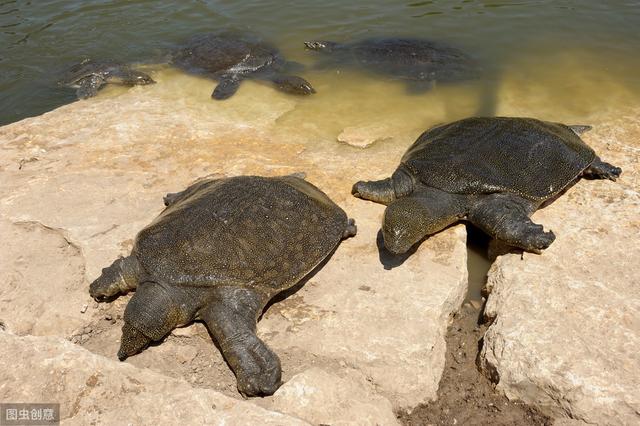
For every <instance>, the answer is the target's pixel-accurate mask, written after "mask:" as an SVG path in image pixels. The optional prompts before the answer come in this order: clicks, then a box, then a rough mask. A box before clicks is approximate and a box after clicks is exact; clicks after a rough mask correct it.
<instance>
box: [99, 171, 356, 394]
mask: <svg viewBox="0 0 640 426" xmlns="http://www.w3.org/2000/svg"><path fill="white" fill-rule="evenodd" d="M165 204H166V205H167V208H166V209H165V210H164V211H163V212H162V213H161V214H160V215H159V216H158V217H157V218H156V219H155V220H154V221H153V222H152V223H151V224H150V225H149V226H147V227H146V228H144V229H143V230H142V231H140V232H139V233H138V235H137V237H136V240H135V244H134V248H133V250H132V252H131V255H130V256H127V257H125V258H120V259H118V260H116V261H115V262H114V263H113V264H112V265H111V266H109V267H107V268H105V269H103V271H102V275H101V276H100V277H98V278H97V279H96V280H95V281H94V282H93V283H92V284H91V286H90V289H89V292H90V294H91V296H92V297H93V298H94V299H96V300H98V301H103V300H106V299H110V298H113V297H115V296H117V295H118V294H122V293H126V292H127V291H130V290H133V289H135V290H136V292H135V294H134V295H133V297H132V298H131V300H130V301H129V304H128V305H127V308H126V310H125V313H124V322H125V323H124V326H123V327H122V340H121V346H120V350H119V352H118V358H119V359H120V360H124V359H126V358H127V357H129V356H132V355H135V354H136V353H138V352H140V351H142V350H143V349H144V348H145V347H146V346H147V345H148V344H149V343H151V342H153V341H158V340H160V339H162V338H163V337H164V336H166V335H167V334H168V333H169V332H171V330H173V329H174V328H175V327H178V326H182V325H186V324H189V323H190V322H192V321H194V320H203V321H204V322H205V323H206V325H207V327H208V328H209V331H210V333H211V335H212V336H213V338H214V339H215V340H216V343H217V344H218V346H219V347H220V349H221V350H222V353H223V356H224V357H225V359H226V361H227V362H228V364H229V365H230V366H231V368H232V369H233V371H234V373H235V374H236V378H237V382H238V390H239V391H240V392H241V393H242V394H243V395H246V396H257V395H271V394H273V392H275V391H276V389H277V388H278V387H279V386H280V377H281V369H280V361H279V359H278V356H277V355H276V354H275V353H274V352H272V351H271V349H269V347H267V346H266V345H265V343H264V342H262V341H261V340H260V339H259V338H258V337H257V335H256V322H257V319H258V317H259V316H260V315H261V313H262V310H263V309H264V307H265V305H266V304H267V302H268V301H269V300H270V299H271V298H272V297H273V296H275V295H276V294H278V293H280V292H281V291H283V290H285V289H288V288H290V287H292V286H294V285H295V284H297V283H298V282H299V281H300V280H301V279H302V278H303V277H304V276H305V275H307V274H308V273H309V272H310V271H312V270H313V269H314V268H315V267H316V266H318V265H319V264H320V263H321V262H322V261H323V260H325V259H326V258H327V257H328V256H329V255H330V254H331V253H332V252H333V251H334V250H335V248H336V247H337V246H338V244H339V243H340V241H341V240H342V239H343V238H347V237H349V236H352V235H355V232H356V228H355V224H354V222H353V220H349V219H347V216H346V214H345V212H344V211H343V210H342V209H341V208H340V207H338V206H337V205H336V204H334V203H333V202H332V201H331V200H330V199H329V198H328V197H327V196H326V195H325V194H324V193H323V192H322V191H320V190H319V189H318V188H316V187H315V186H313V185H312V184H310V183H308V182H306V181H305V180H303V179H301V178H298V177H295V176H284V177H273V178H267V177H257V176H241V177H234V178H226V179H217V180H203V181H200V182H198V183H195V184H194V185H192V186H191V187H189V188H187V189H186V190H184V191H182V192H179V193H175V194H168V195H167V196H166V197H165Z"/></svg>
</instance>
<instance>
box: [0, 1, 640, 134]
mask: <svg viewBox="0 0 640 426" xmlns="http://www.w3.org/2000/svg"><path fill="white" fill-rule="evenodd" d="M220 28H237V29H240V30H250V31H253V32H256V33H259V34H261V35H263V36H264V37H265V38H267V39H268V40H271V41H272V42H274V43H276V44H277V45H278V46H279V47H280V48H281V49H282V50H283V52H284V54H285V55H286V56H287V57H288V58H290V59H292V60H296V61H299V62H302V63H305V64H307V65H310V64H312V62H313V60H314V55H312V54H310V52H306V51H305V50H304V48H303V45H302V42H303V41H304V40H308V39H328V40H336V41H348V40H355V39H361V38H365V37H371V36H410V37H422V38H428V39H433V40H438V41H442V42H445V43H448V44H451V45H453V46H456V47H459V48H461V49H463V50H465V51H466V52H468V53H470V54H472V55H474V56H475V57H477V58H478V59H479V60H480V61H482V63H483V66H484V68H485V70H486V73H485V75H484V77H483V79H482V81H479V82H476V83H475V84H466V85H462V86H461V88H460V89H459V90H455V89H449V88H444V89H442V90H440V88H436V90H434V91H433V92H434V93H430V94H428V95H427V96H424V97H419V96H416V97H415V98H417V99H412V97H411V95H409V94H407V93H405V92H404V91H402V90H400V89H399V88H398V87H397V86H399V84H398V83H397V82H392V81H389V80H385V79H383V78H379V79H378V81H375V80H372V79H371V78H370V76H364V75H358V73H357V72H345V73H340V72H316V71H308V72H306V73H304V77H305V78H307V79H309V80H310V81H311V82H312V83H313V84H314V86H316V88H317V89H318V91H319V94H321V95H322V97H323V99H321V100H318V105H311V103H310V102H308V100H304V101H302V102H301V103H302V107H301V109H300V110H299V111H298V112H299V114H302V115H304V116H305V121H308V120H310V119H313V120H315V121H316V126H317V127H323V126H325V125H328V126H329V127H330V128H331V131H332V132H334V131H335V130H336V128H338V127H340V126H344V125H345V124H346V123H349V122H351V123H352V122H356V123H359V122H362V121H370V120H376V119H379V118H380V117H381V116H382V117H387V116H388V114H386V112H387V111H390V110H393V111H394V114H392V117H390V118H393V119H396V118H397V117H396V116H403V115H405V114H404V113H406V115H407V116H408V117H409V119H408V124H409V125H410V126H411V127H412V128H416V129H418V128H424V127H425V126H426V125H427V124H428V122H429V121H431V120H432V118H431V117H432V116H437V117H435V118H433V120H436V121H438V120H451V119H455V118H459V117H462V116H465V115H470V114H476V113H491V112H499V110H500V108H499V103H500V101H501V98H500V96H501V95H502V94H501V93H498V88H499V87H500V85H501V83H502V82H503V81H505V80H509V81H514V80H515V81H519V82H521V84H524V85H527V87H528V88H529V93H530V94H531V97H532V99H533V101H532V108H531V111H528V113H529V114H528V115H535V116H540V115H545V114H547V115H551V114H550V111H549V109H552V110H553V113H554V114H555V115H556V116H558V117H560V118H561V117H573V116H578V117H579V116H581V115H584V114H588V113H591V112H593V111H596V110H598V109H599V108H615V107H616V105H620V104H627V103H629V102H637V101H638V99H640V73H638V72H637V70H638V69H639V67H640V57H638V55H637V52H638V51H640V49H639V48H640V37H638V30H637V28H640V8H638V7H637V5H635V4H633V2H621V1H614V2H598V1H591V0H589V1H551V0H545V1H542V0H540V1H515V2H514V1H509V2H501V1H491V2H487V1H470V0H465V1H418V2H416V1H409V2H399V1H395V2H387V1H383V0H374V1H358V2H349V3H348V4H345V3H344V2H339V1H333V0H330V1H327V2H312V1H310V0H305V1H301V2H297V3H296V5H295V6H288V7H282V4H281V2H279V1H275V0H272V1H245V2H235V1H185V2H169V1H165V0H138V1H135V2H131V1H124V0H119V1H105V0H101V1H98V0H89V1H87V0H85V1H74V0H64V1H63V0H52V1H47V2H22V1H17V0H16V1H11V0H9V1H4V2H0V70H1V71H2V72H1V73H0V105H1V108H0V123H2V124H5V123H9V122H12V121H16V120H18V119H21V118H24V117H28V116H33V115H38V114H41V113H42V112H45V111H48V110H51V109H53V108H55V107H57V106H60V105H63V104H65V103H68V102H71V101H74V100H75V96H74V93H73V91H72V90H67V89H64V88H60V87H58V86H57V85H56V84H55V83H56V81H57V80H58V78H59V73H60V72H62V70H64V69H65V68H66V67H68V66H69V65H71V64H73V63H76V62H78V61H79V60H81V59H83V58H86V57H91V58H95V59H115V60H121V61H131V62H143V63H150V64H152V63H159V62H160V63H161V62H163V61H164V60H166V53H167V52H168V51H169V50H170V49H172V48H173V47H175V46H176V44H179V43H181V42H183V41H184V40H186V39H187V38H188V37H189V36H191V35H193V34H195V33H199V32H208V31H212V30H217V29H220ZM338 71H339V70H338ZM246 90H250V89H246ZM345 90H346V95H345ZM185 93H187V92H185ZM451 96H455V97H457V98H458V99H456V100H455V101H451V100H450V97H451ZM320 97H321V96H318V98H320ZM348 97H351V98H356V99H347V98H348ZM541 97H542V98H544V101H543V102H540V98H541ZM207 101H208V99H207ZM474 102H476V103H480V104H482V103H483V104H484V106H480V105H478V104H476V105H470V104H473V103H474ZM338 103H342V105H343V106H341V107H339V109H340V110H341V112H342V113H341V115H340V117H341V119H340V120H339V123H335V122H334V121H333V114H332V112H331V111H332V110H333V109H335V108H336V105H337V104H338ZM363 104H368V105H371V106H370V107H368V108H366V109H367V110H368V111H372V113H370V114H366V113H363V112H361V111H360V109H361V107H362V105H363ZM432 104H433V105H435V106H434V109H435V110H437V109H438V108H440V110H439V111H430V112H429V113H425V114H423V115H420V114H418V113H416V112H414V110H415V109H416V108H418V109H429V108H431V105H432ZM387 105H388V107H387ZM540 105H545V106H546V108H545V110H543V111H540ZM375 111H382V112H381V113H380V114H376V112H375ZM294 118H296V119H298V118H299V117H294Z"/></svg>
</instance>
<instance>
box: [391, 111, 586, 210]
mask: <svg viewBox="0 0 640 426" xmlns="http://www.w3.org/2000/svg"><path fill="white" fill-rule="evenodd" d="M595 157H596V154H595V152H594V151H593V150H592V149H591V148H590V147H589V146H587V145H586V144H585V143H584V142H583V141H582V139H580V138H579V137H578V136H577V135H576V134H575V133H574V132H573V131H572V130H571V129H570V128H569V127H568V126H566V125H564V124H558V123H550V122H546V121H540V120H536V119H532V118H514V117H493V118H468V119H465V120H461V121H456V122H454V123H450V124H445V125H442V126H439V127H435V128H433V129H430V130H427V131H426V132H425V133H423V134H422V135H421V136H420V137H419V138H418V140H417V141H416V142H415V143H414V144H413V145H412V146H411V147H410V148H409V150H408V151H407V152H406V153H405V155H404V156H403V157H402V164H404V165H405V166H406V167H407V168H408V169H409V171H410V172H411V173H412V174H413V175H414V176H415V177H416V178H418V179H419V180H420V181H421V182H422V183H424V184H425V185H427V186H431V187H434V188H438V189H441V190H443V191H446V192H450V193H456V194H488V193H495V192H513V193H517V194H519V195H521V196H522V197H525V198H528V199H531V200H545V199H547V198H549V197H552V196H553V195H555V194H557V193H559V192H560V191H562V189H564V188H565V187H566V186H567V185H568V184H569V183H571V182H572V181H574V180H575V179H576V178H577V177H578V176H579V175H580V173H581V172H582V171H583V170H584V169H585V168H587V167H588V166H589V165H590V164H591V163H592V162H593V160H594V159H595Z"/></svg>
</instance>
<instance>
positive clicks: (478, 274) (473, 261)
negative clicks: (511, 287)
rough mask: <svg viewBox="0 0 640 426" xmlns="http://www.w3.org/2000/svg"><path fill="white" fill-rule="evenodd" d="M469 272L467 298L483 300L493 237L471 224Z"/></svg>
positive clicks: (468, 231)
mask: <svg viewBox="0 0 640 426" xmlns="http://www.w3.org/2000/svg"><path fill="white" fill-rule="evenodd" d="M466 227H467V272H468V273H469V281H468V282H469V284H468V291H467V297H466V300H482V288H483V287H484V285H485V284H486V283H487V273H488V272H489V268H490V267H491V261H490V260H489V243H490V242H491V237H489V236H488V235H487V234H485V233H484V232H483V231H481V230H480V229H478V228H476V227H475V226H473V225H471V224H467V225H466Z"/></svg>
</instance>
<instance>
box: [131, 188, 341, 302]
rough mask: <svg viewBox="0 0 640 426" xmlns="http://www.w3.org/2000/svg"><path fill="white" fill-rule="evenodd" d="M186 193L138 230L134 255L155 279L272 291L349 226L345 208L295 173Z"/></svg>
mask: <svg viewBox="0 0 640 426" xmlns="http://www.w3.org/2000/svg"><path fill="white" fill-rule="evenodd" d="M182 194H184V195H182ZM182 194H181V197H180V199H179V200H178V201H177V202H176V203H175V204H172V205H171V206H169V207H167V208H166V209H165V210H164V211H163V212H162V213H161V214H160V215H159V216H158V217H157V218H156V219H155V221H154V222H153V223H151V224H150V225H149V226H147V227H146V228H144V229H143V230H142V231H140V233H138V235H137V237H136V242H135V245H134V249H133V254H134V255H135V256H136V257H137V259H138V261H139V262H140V264H141V265H142V267H143V268H144V269H145V271H146V273H147V274H148V275H149V276H150V279H151V280H152V281H155V282H159V283H165V284H168V285H177V286H196V287H210V286H217V285H238V286H246V287H253V288H257V289H258V290H261V291H263V292H265V293H267V294H271V295H272V294H275V293H276V292H278V291H280V290H283V289H285V288H288V287H291V286H292V285H295V284H296V283H297V282H298V281H299V280H300V279H301V278H302V277H304V275H306V274H307V273H309V272H310V271H311V270H312V269H314V268H315V267H316V266H317V265H318V264H319V263H321V262H322V260H324V259H325V258H326V257H327V256H328V255H329V254H330V253H331V252H332V251H333V250H334V249H335V248H336V247H337V245H338V243H339V242H340V240H341V239H342V235H343V233H344V231H345V229H346V227H347V216H346V214H345V212H344V211H343V210H342V209H341V208H340V207H338V206H337V205H336V204H335V203H333V202H332V201H331V200H330V199H329V198H328V197H327V196H326V195H325V194H324V193H323V192H322V191H320V190H319V189H318V188H316V187H315V186H313V185H312V184H310V183H308V182H306V181H304V180H303V179H300V178H297V177H293V176H285V177H274V178H266V177H257V176H241V177H233V178H227V179H218V180H206V181H202V182H199V183H196V184H195V185H193V186H191V187H190V188H188V189H187V190H186V191H184V192H183V193H182Z"/></svg>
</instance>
